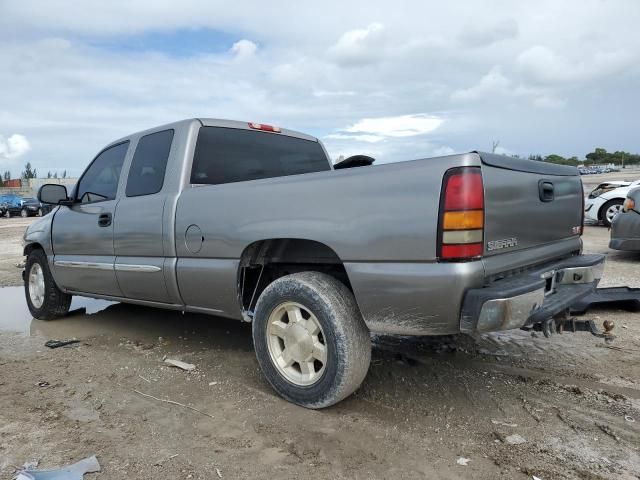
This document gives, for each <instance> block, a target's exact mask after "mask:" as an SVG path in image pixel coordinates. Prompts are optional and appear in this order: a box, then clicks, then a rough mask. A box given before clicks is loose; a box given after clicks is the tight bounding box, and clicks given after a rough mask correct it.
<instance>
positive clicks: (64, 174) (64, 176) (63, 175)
mask: <svg viewBox="0 0 640 480" xmlns="http://www.w3.org/2000/svg"><path fill="white" fill-rule="evenodd" d="M62 178H67V171H66V170H65V171H64V172H62Z"/></svg>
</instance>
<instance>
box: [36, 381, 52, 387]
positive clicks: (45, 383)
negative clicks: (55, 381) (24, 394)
mask: <svg viewBox="0 0 640 480" xmlns="http://www.w3.org/2000/svg"><path fill="white" fill-rule="evenodd" d="M36 385H37V386H38V387H42V388H45V387H50V386H51V384H50V383H49V382H46V381H42V382H38V383H36Z"/></svg>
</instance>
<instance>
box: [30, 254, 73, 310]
mask: <svg viewBox="0 0 640 480" xmlns="http://www.w3.org/2000/svg"><path fill="white" fill-rule="evenodd" d="M24 292H25V296H26V297H27V306H28V307H29V311H30V312H31V315H33V316H34V318H37V319H39V320H52V319H54V318H60V317H64V316H65V315H66V314H67V313H69V307H70V306H71V295H68V294H66V293H64V292H63V291H62V290H60V289H59V288H58V286H57V285H56V283H55V282H54V280H53V277H52V276H51V271H50V270H49V264H48V263H47V256H46V255H45V253H44V252H43V251H42V250H33V251H32V252H31V253H30V254H29V256H28V257H27V263H26V265H25V277H24Z"/></svg>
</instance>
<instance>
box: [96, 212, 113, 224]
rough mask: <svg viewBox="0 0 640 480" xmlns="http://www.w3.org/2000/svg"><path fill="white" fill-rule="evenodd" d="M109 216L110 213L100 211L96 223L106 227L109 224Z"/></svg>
mask: <svg viewBox="0 0 640 480" xmlns="http://www.w3.org/2000/svg"><path fill="white" fill-rule="evenodd" d="M111 218H112V217H111V214H110V213H101V214H100V216H99V217H98V225H99V226H101V227H108V226H109V225H111Z"/></svg>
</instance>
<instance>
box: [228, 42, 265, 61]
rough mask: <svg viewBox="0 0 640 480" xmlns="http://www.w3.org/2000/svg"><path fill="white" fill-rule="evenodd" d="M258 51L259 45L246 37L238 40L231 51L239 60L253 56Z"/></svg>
mask: <svg viewBox="0 0 640 480" xmlns="http://www.w3.org/2000/svg"><path fill="white" fill-rule="evenodd" d="M257 51H258V45H256V44H255V43H253V42H252V41H251V40H246V39H243V40H239V41H237V42H236V43H234V44H233V46H232V47H231V53H232V54H233V55H234V56H235V58H237V59H239V60H244V59H247V58H250V57H253V56H254V55H255V54H256V52H257Z"/></svg>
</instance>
